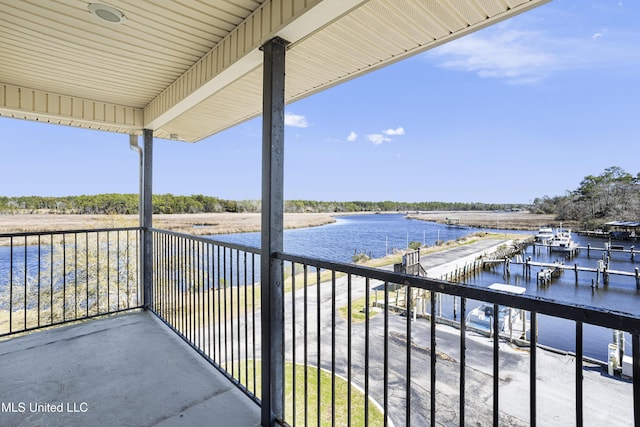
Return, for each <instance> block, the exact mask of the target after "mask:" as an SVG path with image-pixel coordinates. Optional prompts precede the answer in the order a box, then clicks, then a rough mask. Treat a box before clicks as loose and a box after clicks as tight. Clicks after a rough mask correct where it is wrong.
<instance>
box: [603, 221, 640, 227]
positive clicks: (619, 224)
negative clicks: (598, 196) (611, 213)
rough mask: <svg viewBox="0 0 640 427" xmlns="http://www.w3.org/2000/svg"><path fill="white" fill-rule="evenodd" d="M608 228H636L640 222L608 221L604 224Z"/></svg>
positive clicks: (639, 225)
mask: <svg viewBox="0 0 640 427" xmlns="http://www.w3.org/2000/svg"><path fill="white" fill-rule="evenodd" d="M605 225H608V226H610V227H626V228H638V227H640V222H638V221H610V222H607V223H605Z"/></svg>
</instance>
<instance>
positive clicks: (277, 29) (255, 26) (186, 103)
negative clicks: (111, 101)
mask: <svg viewBox="0 0 640 427" xmlns="http://www.w3.org/2000/svg"><path fill="white" fill-rule="evenodd" d="M366 1H367V0H313V1H309V0H269V1H266V2H264V3H263V4H262V5H261V7H260V8H259V9H258V10H256V12H254V13H253V14H252V15H251V16H249V17H248V18H247V19H246V20H244V21H243V22H242V23H241V24H240V25H238V26H237V27H236V28H235V29H234V30H233V31H232V32H231V33H230V34H229V35H228V36H227V37H225V38H224V39H223V40H222V41H221V42H220V43H218V44H217V45H216V46H215V47H214V48H213V49H212V50H210V51H209V52H208V53H207V54H206V55H205V56H203V57H202V58H201V59H200V60H199V61H198V62H197V63H196V64H194V65H193V66H192V67H191V68H190V69H189V70H187V71H186V72H185V73H184V74H183V75H182V76H180V77H179V78H178V79H177V80H176V81H175V82H173V83H172V84H171V85H170V86H169V87H168V88H167V89H166V90H164V91H163V92H162V93H161V94H160V95H159V96H158V97H156V98H155V99H154V100H153V101H151V102H150V103H149V104H148V105H147V106H146V107H145V108H144V122H145V124H144V127H145V128H146V129H152V130H158V129H160V128H162V126H164V125H166V124H167V123H169V122H170V121H171V120H173V119H175V118H177V117H179V116H180V115H181V114H183V113H185V112H186V111H188V110H189V109H191V108H192V107H194V106H196V105H197V104H198V103H200V102H202V101H203V100H205V99H207V98H208V97H210V96H211V95H213V94H215V93H216V92H218V91H219V90H221V89H223V88H224V87H225V86H226V85H228V84H229V83H231V82H233V81H234V80H236V79H239V78H241V77H242V76H244V75H245V74H247V73H248V72H250V71H251V70H253V69H255V68H256V67H258V66H260V65H261V64H262V53H261V52H260V51H259V49H260V46H262V45H263V44H264V43H265V42H266V41H267V40H270V39H271V38H273V37H275V36H279V37H282V38H283V39H285V40H287V41H288V42H290V43H291V44H295V43H296V42H297V41H299V40H302V39H304V38H305V37H307V36H309V35H311V34H313V33H314V32H315V31H317V30H318V29H320V28H321V27H323V26H324V25H327V24H328V23H329V22H331V21H333V20H335V19H338V18H339V17H341V16H342V15H344V14H345V13H348V12H349V11H350V10H352V9H353V8H355V7H357V6H358V5H360V4H361V3H365V2H366Z"/></svg>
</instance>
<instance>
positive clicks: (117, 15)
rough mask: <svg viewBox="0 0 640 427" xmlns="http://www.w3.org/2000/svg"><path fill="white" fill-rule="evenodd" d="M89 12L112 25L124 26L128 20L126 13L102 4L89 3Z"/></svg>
mask: <svg viewBox="0 0 640 427" xmlns="http://www.w3.org/2000/svg"><path fill="white" fill-rule="evenodd" d="M88 9H89V12H91V13H93V14H94V15H95V16H97V17H98V18H100V19H102V20H103V21H107V22H109V23H111V24H122V23H123V22H124V21H126V20H127V18H126V17H125V16H124V13H122V12H120V11H119V10H118V9H116V8H115V7H111V6H107V5H106V4H100V3H89V6H88Z"/></svg>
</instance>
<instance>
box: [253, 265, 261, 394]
mask: <svg viewBox="0 0 640 427" xmlns="http://www.w3.org/2000/svg"><path fill="white" fill-rule="evenodd" d="M258 301H260V297H258ZM251 306H252V307H253V309H252V310H251V313H252V324H251V332H252V338H253V341H252V343H253V351H252V357H251V360H252V361H253V394H254V395H255V394H256V386H257V375H256V364H257V360H256V329H257V328H256V255H255V254H253V253H252V254H251Z"/></svg>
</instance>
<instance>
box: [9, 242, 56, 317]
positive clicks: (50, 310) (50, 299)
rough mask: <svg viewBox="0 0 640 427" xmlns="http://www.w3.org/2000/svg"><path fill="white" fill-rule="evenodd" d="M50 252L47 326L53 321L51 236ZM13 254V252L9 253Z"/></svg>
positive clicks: (52, 254)
mask: <svg viewBox="0 0 640 427" xmlns="http://www.w3.org/2000/svg"><path fill="white" fill-rule="evenodd" d="M49 244H50V245H49V246H50V252H49V324H50V325H52V324H53V323H54V321H53V264H54V258H53V257H54V253H53V234H52V235H51V236H50V241H49ZM11 252H12V253H13V250H12V251H11Z"/></svg>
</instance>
